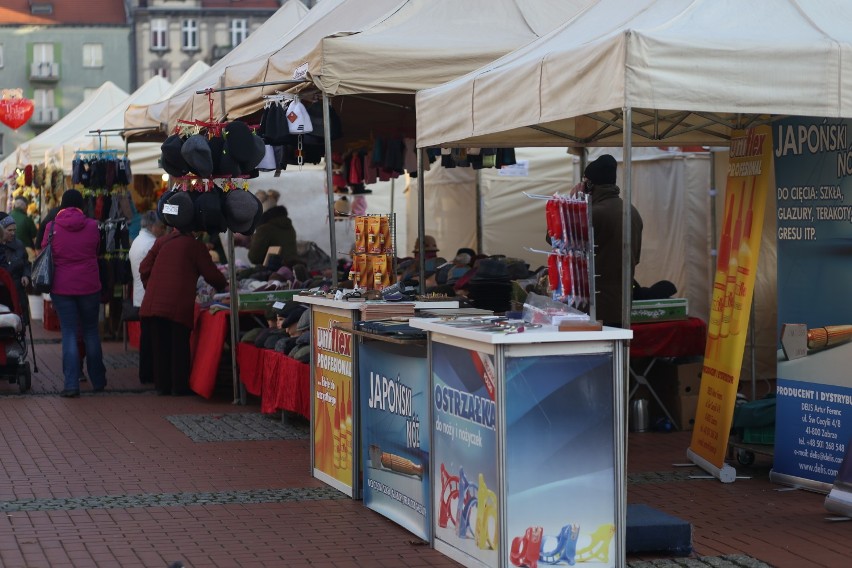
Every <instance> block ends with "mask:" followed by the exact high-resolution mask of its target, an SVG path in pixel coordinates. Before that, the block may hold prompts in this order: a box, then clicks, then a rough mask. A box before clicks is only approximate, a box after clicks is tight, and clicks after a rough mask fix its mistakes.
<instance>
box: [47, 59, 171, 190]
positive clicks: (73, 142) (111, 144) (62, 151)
mask: <svg viewBox="0 0 852 568" xmlns="http://www.w3.org/2000/svg"><path fill="white" fill-rule="evenodd" d="M170 85H171V83H169V82H168V81H167V80H165V79H163V78H162V77H160V76H154V77H151V78H150V79H148V80H147V81H146V82H145V83H144V84H143V85H142V86H141V87H139V88H138V89H136V90H135V91H133V93H131V94H130V95H128V96H127V97H126V98H125V99H124V100H123V101H121V103H119V104H118V105H116V106H115V107H113V108H112V109H111V110H110V111H109V112H107V113H106V114H105V115H103V116H102V117H101V118H100V119H99V120H96V121H94V122H93V123H91V124H89V125H88V126H86V127H85V128H84V129H83V130H81V131H79V132H77V133H75V135H73V136H71V137H69V138H67V139H66V140H62V141H60V142H58V143H57V144H56V145H55V146H54V147H53V148H52V149H51V150H50V152H52V153H56V154H58V155H59V157H60V159H61V161H62V169H63V170H64V171H65V172H66V173H70V172H71V161H72V160H73V159H74V152H75V151H77V150H97V149H103V150H107V149H113V150H124V140H123V139H122V138H121V137H120V136H119V133H118V132H105V133H104V135H103V136H101V137H100V138H99V137H98V136H94V135H92V134H90V133H91V132H92V131H93V130H101V131H110V130H113V131H115V130H119V129H121V128H123V127H124V111H125V110H127V107H128V105H130V104H133V103H150V102H153V101H156V100H157V99H159V98H160V97H161V96H162V95H163V93H165V92H166V90H167V89H168V88H169V87H170ZM130 158H131V162H132V158H133V157H132V156H130Z"/></svg>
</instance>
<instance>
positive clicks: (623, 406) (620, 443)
mask: <svg viewBox="0 0 852 568" xmlns="http://www.w3.org/2000/svg"><path fill="white" fill-rule="evenodd" d="M623 121H624V130H623V135H624V150H623V153H622V161H623V163H624V183H623V185H624V198H623V202H622V207H621V221H622V223H621V322H622V323H621V324H622V326H623V327H624V328H625V329H630V306H631V301H632V289H633V280H632V278H631V277H630V276H631V274H630V273H631V270H630V269H631V267H632V262H633V254H632V250H633V242H632V238H631V229H632V227H631V222H632V215H631V213H632V210H633V207H632V203H633V179H632V178H633V164H632V160H633V139H632V134H633V110H632V109H631V107H629V106H628V107H624V119H623ZM615 365H618V367H620V370H621V373H622V376H621V381H620V382H616V383H615V384H616V385H619V386H620V387H621V388H620V389H617V391H616V393H615V400H614V401H613V403H614V406H615V416H616V418H615V424H614V428H616V432H615V433H616V435H615V440H616V443H615V467H616V471H615V521H616V525H615V526H616V527H619V529H621V530H616V541H615V557H616V558H617V559H623V558H626V557H627V552H626V551H627V538H626V533H627V451H628V449H627V400H628V394H627V389H628V388H629V386H630V381H629V380H628V377H630V343H629V342H627V341H625V342H622V344H621V360H620V361H619V360H618V358H616V362H615ZM618 561H619V560H617V561H616V562H618Z"/></svg>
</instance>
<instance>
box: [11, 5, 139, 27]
mask: <svg viewBox="0 0 852 568" xmlns="http://www.w3.org/2000/svg"><path fill="white" fill-rule="evenodd" d="M2 4H3V5H2V6H0V25H10V24H12V25H24V24H30V25H60V24H76V25H80V24H83V25H85V24H112V25H126V24H127V15H126V14H125V12H124V2H123V1H122V0H32V4H35V5H39V4H50V5H51V6H52V7H53V11H52V13H50V14H41V13H36V14H33V13H32V10H31V9H30V4H31V2H30V0H3V2H2Z"/></svg>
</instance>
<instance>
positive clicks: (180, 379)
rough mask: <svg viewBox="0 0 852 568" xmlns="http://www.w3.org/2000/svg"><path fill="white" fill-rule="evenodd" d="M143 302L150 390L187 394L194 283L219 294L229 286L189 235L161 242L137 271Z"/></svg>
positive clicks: (178, 233)
mask: <svg viewBox="0 0 852 568" xmlns="http://www.w3.org/2000/svg"><path fill="white" fill-rule="evenodd" d="M139 275H140V276H141V277H142V283H143V284H144V285H145V297H144V298H143V299H142V306H141V307H140V308H139V317H140V323H141V333H142V334H143V335H144V334H147V336H148V337H149V338H150V341H151V347H152V352H153V365H152V367H153V371H154V386H155V388H156V389H157V392H158V393H159V394H162V395H169V394H171V395H175V396H181V395H186V394H191V391H190V388H189V375H190V370H191V369H190V342H189V340H190V335H191V334H192V328H193V323H194V320H195V295H196V283H197V281H198V277H199V276H203V277H204V280H206V281H207V282H208V283H209V284H210V285H211V286H213V287H214V288H216V289H217V290H218V291H222V290H224V289H225V288H227V286H228V280H227V279H226V278H225V276H224V275H223V274H222V273H221V272H219V270H218V269H217V268H216V265H215V264H214V263H213V260H212V259H211V258H210V254H209V253H208V252H207V247H206V246H205V245H204V243H202V242H201V241H199V240H196V239H195V237H194V236H193V234H192V233H191V232H189V231H172V232H171V233H169V234H167V235H165V236H163V237H160V238H158V239H157V240H156V242H155V243H154V246H153V247H151V250H150V251H148V254H147V255H146V256H145V258H144V259H143V260H142V263H141V264H140V265H139Z"/></svg>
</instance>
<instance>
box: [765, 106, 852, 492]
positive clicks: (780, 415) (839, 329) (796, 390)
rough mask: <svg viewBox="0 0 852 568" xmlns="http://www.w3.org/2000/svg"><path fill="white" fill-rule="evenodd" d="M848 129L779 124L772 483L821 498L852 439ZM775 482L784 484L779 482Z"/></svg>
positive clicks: (828, 123) (826, 122) (822, 123)
mask: <svg viewBox="0 0 852 568" xmlns="http://www.w3.org/2000/svg"><path fill="white" fill-rule="evenodd" d="M850 127H852V121H850V120H841V119H822V118H810V117H794V118H792V117H791V118H788V119H785V120H782V121H779V122H778V123H777V127H776V128H777V131H776V132H777V138H776V140H775V177H776V180H777V188H776V198H777V201H778V235H777V242H778V338H779V345H778V369H777V377H778V383H777V394H778V401H777V406H776V420H775V457H774V463H773V472H772V473H773V478H776V477H777V476H782V477H785V478H788V479H786V481H789V482H792V483H795V484H803V485H806V486H809V487H810V488H812V489H816V490H821V491H828V488H829V487H830V484H831V483H833V482H834V480H835V477H836V476H837V474H838V469H839V468H840V464H841V462H842V461H843V457H844V454H845V453H846V449H847V448H846V445H847V442H848V441H849V439H850V437H852V378H850V373H849V367H850V363H852V342H850V340H852V302H850V301H849V293H850V289H852V262H850V253H852V179H850V176H852V148H850V140H849V137H848V132H849V130H850ZM779 481H785V480H784V479H779Z"/></svg>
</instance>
